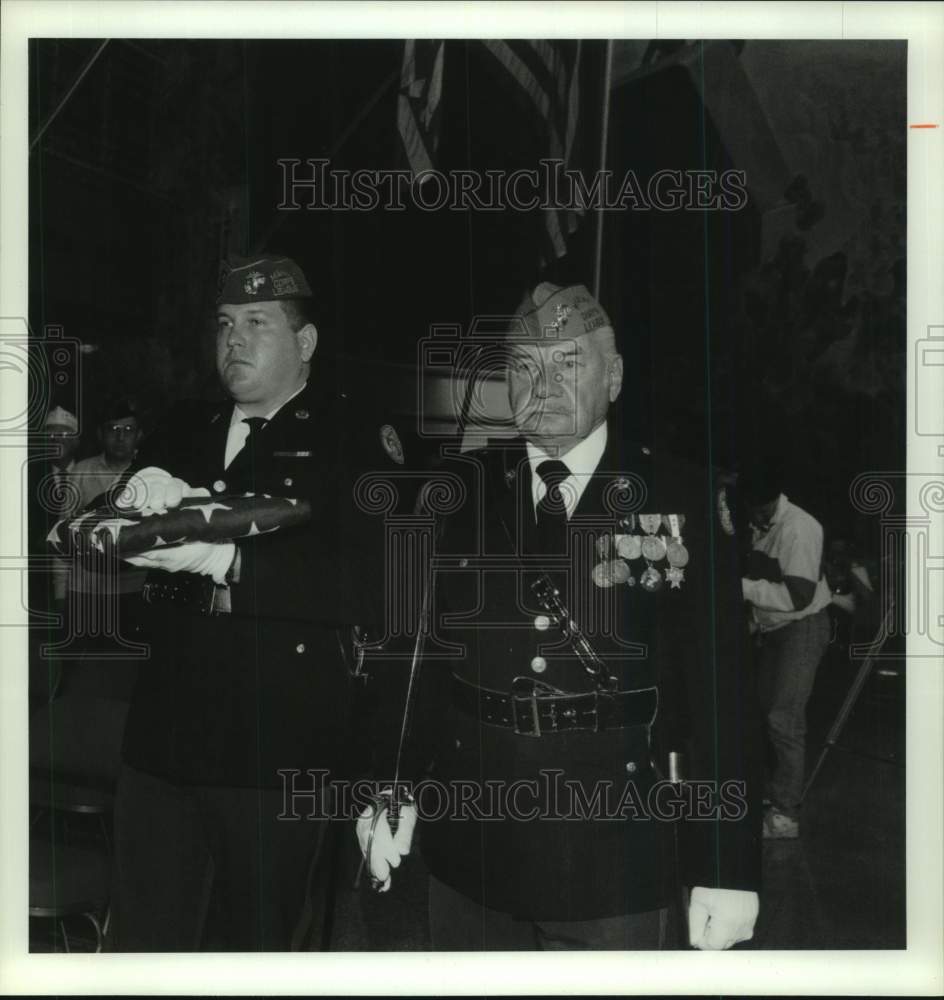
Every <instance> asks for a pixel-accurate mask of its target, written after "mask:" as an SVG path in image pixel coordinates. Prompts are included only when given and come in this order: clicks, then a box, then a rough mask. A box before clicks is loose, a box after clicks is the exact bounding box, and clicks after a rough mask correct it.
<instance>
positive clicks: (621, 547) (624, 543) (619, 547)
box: [616, 535, 642, 559]
mask: <svg viewBox="0 0 944 1000" xmlns="http://www.w3.org/2000/svg"><path fill="white" fill-rule="evenodd" d="M616 554H617V555H618V556H619V557H620V559H638V558H639V557H640V556H641V555H642V539H640V537H639V535H617V536H616Z"/></svg>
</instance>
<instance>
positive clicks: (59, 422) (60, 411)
mask: <svg viewBox="0 0 944 1000" xmlns="http://www.w3.org/2000/svg"><path fill="white" fill-rule="evenodd" d="M53 427H61V428H62V429H63V430H65V431H67V432H68V433H69V434H77V433H78V431H79V422H78V420H76V418H75V415H74V414H72V413H70V412H69V411H68V410H67V409H65V408H64V407H62V406H57V407H55V408H54V409H52V410H50V411H49V413H47V414H46V419H45V421H44V422H43V429H44V430H47V431H48V430H51V429H52V428H53Z"/></svg>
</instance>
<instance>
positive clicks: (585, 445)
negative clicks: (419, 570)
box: [359, 284, 760, 950]
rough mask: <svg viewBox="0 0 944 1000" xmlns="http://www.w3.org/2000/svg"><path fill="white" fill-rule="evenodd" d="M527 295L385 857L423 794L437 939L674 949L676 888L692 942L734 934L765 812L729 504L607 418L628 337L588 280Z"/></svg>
mask: <svg viewBox="0 0 944 1000" xmlns="http://www.w3.org/2000/svg"><path fill="white" fill-rule="evenodd" d="M519 312H520V322H518V323H517V325H516V326H514V327H512V329H511V330H510V332H509V336H508V345H507V346H508V350H509V369H508V389H509V398H510V402H511V408H512V413H513V416H514V422H515V425H516V427H517V429H518V431H519V433H520V436H519V437H518V438H516V439H514V440H508V441H505V442H501V441H499V442H497V443H495V444H493V445H491V446H490V447H488V448H487V449H485V450H484V451H482V452H478V453H471V454H469V455H468V456H465V458H466V459H467V464H468V470H467V477H466V478H467V481H468V482H469V483H470V484H471V486H470V491H469V492H470V496H469V499H468V500H467V502H466V503H464V504H463V505H461V506H460V508H459V509H458V510H457V511H456V512H455V513H453V514H451V515H450V516H449V517H447V518H446V520H445V523H444V526H443V531H442V538H441V542H440V544H439V546H438V549H437V567H438V568H437V573H436V577H437V583H436V602H435V608H434V616H433V620H434V627H435V640H436V645H437V647H438V648H440V649H441V648H442V644H444V643H453V644H455V653H454V655H453V656H452V658H451V659H450V658H448V657H445V658H444V659H443V660H442V661H441V662H439V661H437V662H435V663H428V664H427V665H426V667H425V668H424V674H423V677H422V680H423V685H422V686H423V687H424V688H425V689H426V691H427V692H428V694H427V697H430V698H434V699H436V702H434V704H435V705H436V707H435V708H423V709H418V710H417V714H416V722H415V729H416V732H417V734H418V736H419V738H420V740H421V742H423V743H425V748H426V750H428V749H429V747H430V746H431V745H432V746H434V747H435V753H434V754H432V755H428V754H427V756H432V758H433V760H434V764H433V768H434V769H433V770H432V772H431V779H430V780H426V781H422V782H421V783H420V784H419V785H417V786H416V787H415V789H414V792H415V802H414V803H412V804H406V805H403V806H401V820H400V826H399V828H398V829H397V830H396V831H395V833H394V835H393V836H391V833H390V830H389V829H388V827H387V825H386V816H385V815H384V814H383V813H381V814H380V818H379V820H378V822H377V823H376V824H375V829H374V836H373V840H372V842H371V867H372V870H373V872H374V874H375V876H376V877H377V878H378V879H380V880H381V881H384V880H385V879H386V878H387V877H389V875H390V871H389V869H390V867H395V866H396V864H397V863H398V862H399V858H400V856H402V855H403V854H404V853H405V852H406V851H407V850H408V848H409V844H408V843H407V842H406V841H407V840H408V838H409V831H410V828H411V825H412V821H413V818H414V815H413V814H414V813H415V814H418V815H419V825H418V827H417V829H418V830H419V831H420V837H421V848H422V854H423V857H424V860H425V861H426V863H427V865H428V867H429V870H430V872H431V882H430V897H429V904H430V927H431V935H432V941H433V945H434V947H435V948H437V949H444V950H460V949H509V948H510V949H569V948H612V949H627V948H636V949H638V948H658V947H661V946H663V944H664V943H665V942H666V923H667V921H666V916H667V911H668V904H669V902H670V900H672V899H673V898H681V896H682V891H680V888H681V887H685V888H687V889H689V890H690V894H689V895H688V897H687V898H688V900H689V902H688V903H687V904H686V909H687V914H686V916H687V924H688V933H689V936H690V941H691V944H692V945H693V946H695V947H697V948H703V949H722V948H728V947H731V946H732V945H733V944H736V943H737V942H739V941H744V940H746V939H748V938H750V937H751V935H752V932H753V925H754V921H755V918H756V915H757V911H758V896H757V888H758V874H759V820H760V810H759V809H758V808H755V799H754V786H753V784H752V783H751V782H750V780H749V778H750V774H751V772H752V770H753V767H754V762H755V761H756V760H759V754H758V753H757V751H756V745H757V739H758V736H759V733H760V730H759V726H758V724H757V715H756V712H755V711H754V707H753V698H752V696H751V691H750V674H749V670H748V667H749V664H748V662H747V660H748V656H749V643H748V641H747V634H746V628H745V622H744V616H743V610H742V601H741V593H740V571H739V566H738V555H737V548H736V546H735V544H734V539H733V537H732V535H733V528H732V526H731V522H730V518H729V516H728V514H727V512H726V510H725V509H724V506H723V504H722V505H721V506H720V507H719V504H718V499H719V497H718V494H717V493H716V491H715V489H714V484H713V479H712V476H711V473H710V472H709V471H708V470H706V469H705V468H704V467H702V466H700V465H699V464H697V463H693V462H687V461H681V460H678V459H674V458H672V459H670V458H664V457H660V456H658V455H653V454H651V453H650V451H649V450H648V449H647V448H644V447H640V446H639V445H635V444H632V443H631V442H630V441H629V440H628V439H627V435H625V434H624V433H623V432H622V431H623V428H621V427H620V426H618V425H617V424H616V422H615V421H614V420H613V419H612V413H611V407H612V404H613V403H615V401H616V400H617V397H618V396H619V394H620V390H621V386H622V377H623V359H622V357H621V356H620V354H619V353H618V352H617V348H616V343H615V334H614V330H613V328H612V325H611V323H610V320H609V318H608V316H607V315H606V313H605V312H604V311H603V309H602V307H601V306H600V305H599V303H597V302H596V301H595V300H594V299H593V297H592V296H591V295H590V294H589V293H588V291H587V290H586V288H584V287H583V286H580V285H575V286H569V287H565V288H560V287H557V286H554V285H550V284H542V285H540V286H538V288H537V289H535V291H534V293H533V294H532V295H528V296H527V297H526V299H525V302H524V303H523V304H522V307H521V309H520V310H519ZM722 499H723V497H722ZM431 720H437V721H438V720H445V724H444V725H440V726H434V725H431ZM670 761H671V765H670ZM679 762H682V764H681V767H682V768H684V774H682V775H681V776H682V777H684V779H685V781H683V782H680V781H679V777H680V774H679V768H678V767H677V766H676V765H678V764H679ZM420 773H421V772H420V771H419V770H416V771H414V772H413V774H412V777H413V778H414V779H416V778H417V777H418V776H419V774H420ZM432 779H435V780H432ZM404 811H405V813H406V815H405V818H404ZM424 818H426V819H427V820H428V821H427V822H423V820H424ZM367 822H368V818H367V817H364V818H363V819H362V820H360V821H359V826H360V830H359V832H360V834H361V840H362V846H364V847H366V838H365V837H364V831H365V828H366V826H367ZM678 909H679V910H681V909H682V906H681V905H680V906H679V907H678Z"/></svg>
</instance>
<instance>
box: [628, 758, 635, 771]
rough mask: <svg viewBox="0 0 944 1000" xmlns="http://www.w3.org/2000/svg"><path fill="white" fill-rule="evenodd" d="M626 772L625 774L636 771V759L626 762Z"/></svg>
mask: <svg viewBox="0 0 944 1000" xmlns="http://www.w3.org/2000/svg"><path fill="white" fill-rule="evenodd" d="M626 773H627V774H635V773H636V761H634V760H628V761H627V762H626Z"/></svg>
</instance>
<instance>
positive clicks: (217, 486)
mask: <svg viewBox="0 0 944 1000" xmlns="http://www.w3.org/2000/svg"><path fill="white" fill-rule="evenodd" d="M225 489H226V483H224V482H223V480H222V479H217V481H216V482H215V483H214V484H213V492H214V493H222V492H223V490H225Z"/></svg>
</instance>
